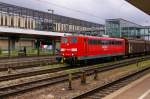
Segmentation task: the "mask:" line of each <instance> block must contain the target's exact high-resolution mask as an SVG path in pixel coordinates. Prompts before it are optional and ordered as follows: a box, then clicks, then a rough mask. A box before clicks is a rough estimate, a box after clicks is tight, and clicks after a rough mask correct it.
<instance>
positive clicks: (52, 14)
mask: <svg viewBox="0 0 150 99" xmlns="http://www.w3.org/2000/svg"><path fill="white" fill-rule="evenodd" d="M47 11H48V12H51V23H52V31H53V30H54V24H53V23H54V22H53V19H54V17H53V16H54V10H52V9H47Z"/></svg>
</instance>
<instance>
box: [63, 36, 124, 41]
mask: <svg viewBox="0 0 150 99" xmlns="http://www.w3.org/2000/svg"><path fill="white" fill-rule="evenodd" d="M65 37H83V38H97V39H98V38H101V39H109V40H124V39H123V38H113V37H98V36H89V35H69V36H65Z"/></svg>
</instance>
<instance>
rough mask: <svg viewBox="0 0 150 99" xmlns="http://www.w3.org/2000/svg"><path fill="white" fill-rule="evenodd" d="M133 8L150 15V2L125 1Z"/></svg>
mask: <svg viewBox="0 0 150 99" xmlns="http://www.w3.org/2000/svg"><path fill="white" fill-rule="evenodd" d="M126 1H128V2H129V3H131V4H132V5H134V6H135V7H137V8H139V9H140V10H142V11H144V12H145V13H147V14H149V15H150V0H126Z"/></svg>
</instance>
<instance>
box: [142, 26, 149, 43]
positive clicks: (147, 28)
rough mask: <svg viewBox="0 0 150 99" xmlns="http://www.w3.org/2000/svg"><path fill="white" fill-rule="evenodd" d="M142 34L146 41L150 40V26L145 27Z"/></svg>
mask: <svg viewBox="0 0 150 99" xmlns="http://www.w3.org/2000/svg"><path fill="white" fill-rule="evenodd" d="M140 33H141V35H142V37H143V38H144V39H146V40H150V26H143V27H142V28H141V30H140Z"/></svg>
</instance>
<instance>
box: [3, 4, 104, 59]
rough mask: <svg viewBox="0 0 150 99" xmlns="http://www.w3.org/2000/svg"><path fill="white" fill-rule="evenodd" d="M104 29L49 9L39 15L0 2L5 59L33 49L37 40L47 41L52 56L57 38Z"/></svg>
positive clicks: (101, 32)
mask: <svg viewBox="0 0 150 99" xmlns="http://www.w3.org/2000/svg"><path fill="white" fill-rule="evenodd" d="M104 30H105V28H104V25H102V24H97V23H93V22H88V21H84V20H79V19H75V18H71V17H66V16H61V15H56V14H54V11H53V10H49V12H43V11H37V10H33V9H29V8H24V7H20V6H15V5H11V4H6V3H2V2H0V50H4V51H5V53H7V54H8V56H10V54H11V51H12V50H15V51H18V50H21V49H23V48H24V47H26V48H31V49H33V48H35V47H36V45H39V44H35V43H37V42H39V41H40V44H41V42H44V41H45V42H48V43H47V44H49V45H51V46H50V49H52V50H53V54H54V53H55V49H56V48H57V47H59V42H60V37H61V36H64V35H71V34H86V33H87V34H89V35H102V34H103V33H104ZM4 51H3V52H4ZM0 52H2V51H0Z"/></svg>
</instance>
